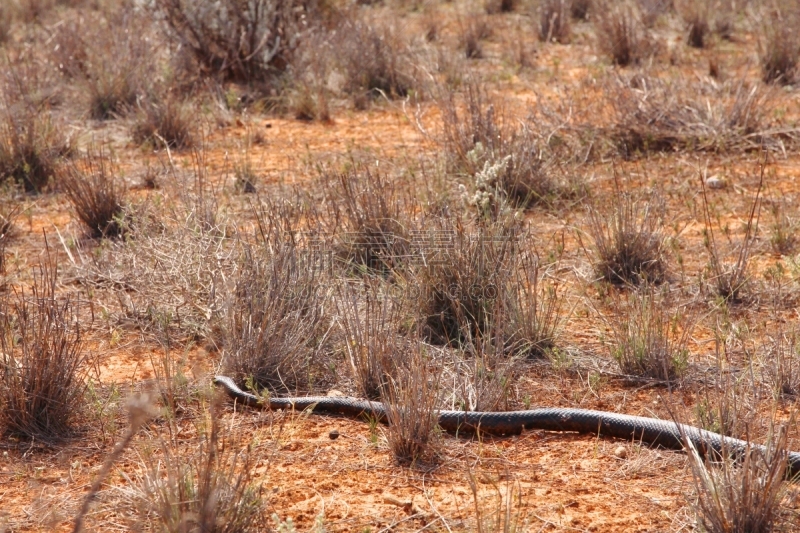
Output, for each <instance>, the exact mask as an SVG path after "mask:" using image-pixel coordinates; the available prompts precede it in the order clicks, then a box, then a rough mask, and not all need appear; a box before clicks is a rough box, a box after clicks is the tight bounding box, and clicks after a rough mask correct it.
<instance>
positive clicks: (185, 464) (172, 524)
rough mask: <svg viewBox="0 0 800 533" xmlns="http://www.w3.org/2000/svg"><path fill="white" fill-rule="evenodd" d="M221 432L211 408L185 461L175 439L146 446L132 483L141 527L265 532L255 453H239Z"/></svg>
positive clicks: (179, 532)
mask: <svg viewBox="0 0 800 533" xmlns="http://www.w3.org/2000/svg"><path fill="white" fill-rule="evenodd" d="M224 431H225V428H222V427H221V424H220V421H219V413H217V412H216V409H213V408H212V411H211V413H210V420H209V421H202V422H201V425H200V426H199V427H198V436H197V442H196V443H195V444H194V452H192V453H191V454H190V457H189V458H188V460H187V459H186V458H185V457H184V456H183V451H181V452H180V454H179V451H178V446H177V445H178V443H177V442H176V443H174V444H173V443H168V442H165V441H164V440H162V441H161V446H160V447H159V448H158V449H157V450H145V452H144V453H143V454H142V465H143V467H144V468H145V469H146V470H145V472H144V474H143V476H142V479H141V480H140V481H139V482H138V484H137V485H138V486H137V487H136V489H137V490H138V492H139V500H140V501H139V506H140V509H139V514H140V517H141V518H140V525H152V526H153V528H154V529H157V530H159V531H164V532H167V533H187V532H200V531H215V532H220V533H239V532H249V531H253V532H255V531H263V530H264V524H265V523H266V521H267V517H266V513H265V502H264V494H263V488H262V487H261V486H260V485H259V484H257V483H256V481H255V476H256V471H255V467H256V464H257V463H258V457H257V456H256V455H255V453H254V452H253V449H252V445H251V446H250V447H248V448H247V449H246V450H243V451H237V450H236V449H235V448H234V446H235V445H234V443H233V440H232V439H231V438H230V437H228V438H226V437H224V436H223V432H224ZM181 447H183V446H181Z"/></svg>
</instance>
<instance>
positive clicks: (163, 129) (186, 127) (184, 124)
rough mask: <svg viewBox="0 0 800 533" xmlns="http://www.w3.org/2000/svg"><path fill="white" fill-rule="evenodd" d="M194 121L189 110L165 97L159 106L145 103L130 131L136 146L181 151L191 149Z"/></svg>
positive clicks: (169, 97)
mask: <svg viewBox="0 0 800 533" xmlns="http://www.w3.org/2000/svg"><path fill="white" fill-rule="evenodd" d="M193 122H194V119H193V115H192V109H191V108H190V106H189V105H188V104H186V103H183V102H180V101H179V100H177V99H176V98H175V97H172V96H167V97H166V98H165V99H164V100H163V101H161V102H145V103H143V104H142V107H141V108H139V109H138V110H137V112H136V118H135V121H134V124H133V129H132V131H131V136H132V137H133V140H134V141H136V142H137V143H140V144H141V143H145V142H147V143H150V144H152V145H153V146H154V147H158V148H160V147H163V145H164V144H166V145H167V146H168V147H170V148H176V149H178V150H183V149H186V148H192V147H193V146H194V144H195V142H194V137H193V130H194V123H193Z"/></svg>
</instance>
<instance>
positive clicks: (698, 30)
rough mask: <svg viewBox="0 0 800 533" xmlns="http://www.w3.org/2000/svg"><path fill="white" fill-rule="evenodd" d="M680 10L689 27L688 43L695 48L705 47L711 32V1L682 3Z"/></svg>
mask: <svg viewBox="0 0 800 533" xmlns="http://www.w3.org/2000/svg"><path fill="white" fill-rule="evenodd" d="M679 11H680V14H681V16H682V17H683V21H684V24H686V27H687V29H688V35H687V37H686V42H687V44H688V45H689V46H691V47H693V48H705V46H706V44H707V38H708V35H709V33H710V32H711V24H710V22H709V20H710V18H711V3H710V2H709V1H708V0H699V1H694V2H688V3H682V4H680V6H679Z"/></svg>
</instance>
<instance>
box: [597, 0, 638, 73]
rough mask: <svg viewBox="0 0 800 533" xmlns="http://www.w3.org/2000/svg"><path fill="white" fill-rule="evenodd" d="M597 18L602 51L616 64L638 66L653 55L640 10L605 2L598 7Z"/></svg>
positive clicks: (626, 4) (630, 6)
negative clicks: (647, 56) (650, 54)
mask: <svg viewBox="0 0 800 533" xmlns="http://www.w3.org/2000/svg"><path fill="white" fill-rule="evenodd" d="M595 14H596V18H595V23H596V28H597V41H598V47H599V48H600V49H601V50H602V52H603V53H604V54H606V55H608V56H609V57H610V58H611V61H612V63H614V64H615V65H620V66H623V67H624V66H627V65H631V64H635V63H638V62H639V61H641V60H642V59H643V58H644V57H646V55H647V54H648V53H649V52H650V50H651V48H652V44H651V42H650V38H649V36H648V34H647V30H646V28H645V26H644V23H643V22H642V20H641V15H640V13H639V11H638V9H637V8H636V6H634V5H632V4H631V3H630V2H628V1H621V2H610V1H608V0H604V1H602V2H599V3H598V4H597V5H596V9H595Z"/></svg>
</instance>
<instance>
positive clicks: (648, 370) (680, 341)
mask: <svg viewBox="0 0 800 533" xmlns="http://www.w3.org/2000/svg"><path fill="white" fill-rule="evenodd" d="M667 304H668V302H667V301H666V299H665V298H663V297H660V296H659V295H658V294H657V293H656V292H655V291H654V290H653V289H652V288H649V289H646V290H645V291H643V292H635V293H630V294H629V295H628V297H627V302H626V305H625V306H624V307H623V306H622V305H621V304H620V303H619V302H618V303H617V310H616V316H615V317H614V318H613V320H612V322H611V329H612V330H613V333H614V339H613V344H612V345H611V356H612V357H613V358H614V360H616V361H617V364H618V365H619V367H620V370H622V372H624V373H625V374H628V375H630V376H638V377H645V378H653V379H657V380H660V381H665V382H672V381H674V380H675V379H678V378H680V377H681V376H682V375H683V374H684V372H685V370H686V366H687V363H688V359H689V349H688V343H689V339H690V338H691V334H692V329H693V326H694V324H693V320H692V319H691V317H690V316H689V315H688V314H687V312H686V311H685V310H683V311H681V310H675V311H673V310H671V309H670V306H669V305H667Z"/></svg>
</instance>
